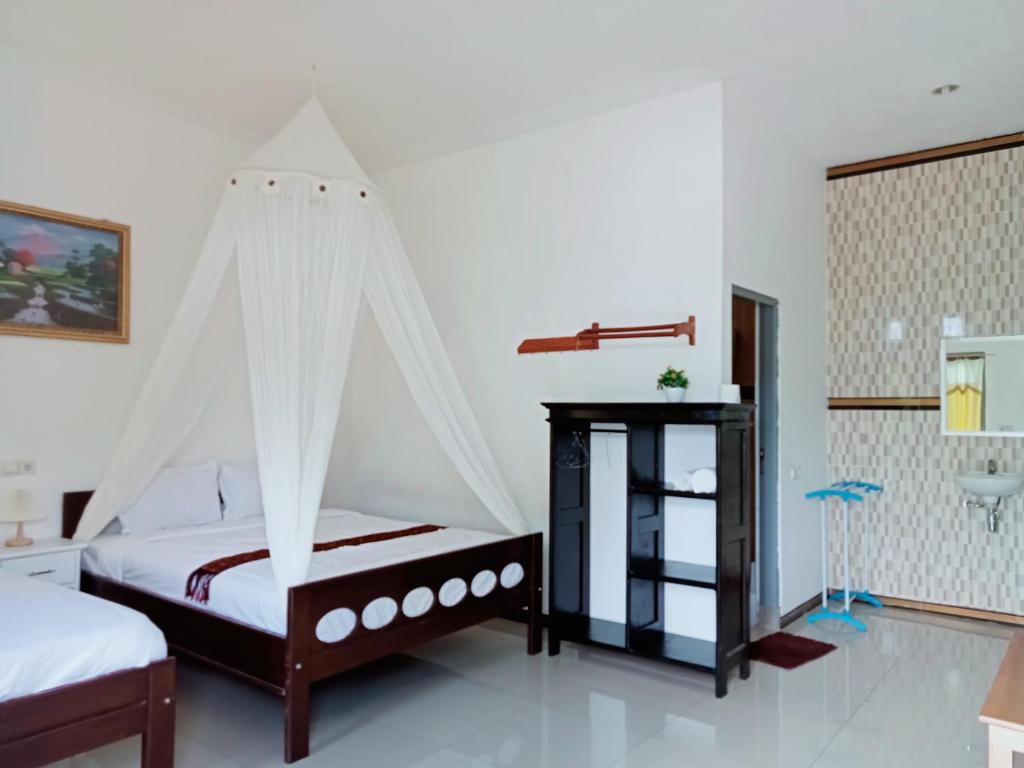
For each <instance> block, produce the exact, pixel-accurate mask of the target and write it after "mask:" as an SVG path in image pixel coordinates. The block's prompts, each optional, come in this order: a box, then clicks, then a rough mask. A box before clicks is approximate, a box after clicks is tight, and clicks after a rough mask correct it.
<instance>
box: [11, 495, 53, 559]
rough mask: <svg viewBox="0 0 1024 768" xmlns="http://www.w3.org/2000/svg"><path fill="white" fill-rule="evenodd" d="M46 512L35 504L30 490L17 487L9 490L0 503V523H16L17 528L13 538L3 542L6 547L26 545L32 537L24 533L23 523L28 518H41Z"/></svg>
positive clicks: (30, 541)
mask: <svg viewBox="0 0 1024 768" xmlns="http://www.w3.org/2000/svg"><path fill="white" fill-rule="evenodd" d="M44 517H46V514H45V513H44V512H43V511H42V510H41V509H40V508H39V505H38V504H36V499H35V497H34V496H33V495H32V492H31V491H27V490H25V489H24V488H19V489H17V490H15V491H11V493H10V495H9V496H8V497H7V499H6V501H5V503H4V504H3V505H0V523H17V524H18V529H17V530H16V531H15V533H14V538H12V539H8V540H7V541H5V542H4V545H5V546H8V547H27V546H28V545H29V544H31V543H32V539H30V538H29V537H28V536H26V535H25V523H26V522H28V521H29V520H42V519H43V518H44Z"/></svg>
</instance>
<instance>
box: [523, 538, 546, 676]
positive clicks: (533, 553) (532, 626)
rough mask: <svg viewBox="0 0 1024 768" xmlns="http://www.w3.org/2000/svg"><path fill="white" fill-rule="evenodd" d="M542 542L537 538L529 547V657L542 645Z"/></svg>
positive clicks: (527, 626)
mask: <svg viewBox="0 0 1024 768" xmlns="http://www.w3.org/2000/svg"><path fill="white" fill-rule="evenodd" d="M543 557H544V542H543V539H541V538H540V537H539V536H538V537H536V538H535V539H534V540H533V544H532V546H531V547H530V574H529V577H528V578H529V581H528V585H529V590H530V597H529V600H530V602H529V605H528V606H527V609H526V610H527V618H526V652H527V654H529V655H530V656H535V655H536V654H538V653H540V651H541V648H542V647H543V644H544V634H543V633H544V627H543V625H542V623H541V620H542V618H543V616H542V613H541V603H542V601H541V597H542V594H543V593H542V591H541V590H542V589H543V579H544V563H543V559H542V558H543Z"/></svg>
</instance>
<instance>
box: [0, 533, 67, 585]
mask: <svg viewBox="0 0 1024 768" xmlns="http://www.w3.org/2000/svg"><path fill="white" fill-rule="evenodd" d="M83 549H85V544H83V543H81V542H78V541H72V540H71V539H61V538H58V537H54V538H50V539H36V540H35V541H34V542H33V543H32V544H29V545H28V546H27V547H4V546H0V568H3V569H5V570H8V571H16V572H18V573H21V574H23V575H25V576H31V577H32V578H34V579H42V580H43V581H51V582H53V583H54V584H60V585H61V586H63V587H70V588H71V589H78V586H79V577H80V574H81V569H82V561H81V558H82V550H83Z"/></svg>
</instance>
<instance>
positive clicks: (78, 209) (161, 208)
mask: <svg viewBox="0 0 1024 768" xmlns="http://www.w3.org/2000/svg"><path fill="white" fill-rule="evenodd" d="M0 104H2V105H3V107H2V108H0V199H4V200H9V201H13V202H18V203H25V204H29V205H37V206H41V207H45V208H52V209H56V210H59V211H67V212H70V213H77V214H82V215H85V216H92V217H96V218H109V219H112V220H114V221H118V222H123V223H126V224H129V225H131V227H132V265H131V269H132V308H131V309H132V315H131V343H130V344H128V345H116V344H100V343H84V342H71V341H60V340H49V339H33V338H19V337H13V336H0V402H2V403H3V419H2V422H0V460H7V459H35V460H36V461H37V463H38V472H37V474H36V475H35V476H34V477H27V478H6V479H0V494H3V493H5V492H6V491H7V490H8V489H10V488H13V487H19V486H25V487H32V488H35V489H36V490H37V492H38V494H39V496H40V498H41V500H42V502H43V504H44V505H45V507H46V509H47V511H48V513H49V518H48V519H47V520H45V521H41V522H39V523H34V524H32V525H30V526H29V531H30V533H31V534H32V535H36V536H42V535H50V534H56V533H57V531H58V530H59V528H60V513H59V504H60V500H59V497H60V493H61V492H62V491H65V490H72V489H80V488H94V487H95V484H96V482H97V480H98V478H99V476H100V473H101V472H102V470H103V468H104V466H105V465H106V462H107V460H108V458H109V456H110V454H111V452H112V451H113V448H114V445H115V442H116V441H117V439H118V438H119V437H120V435H121V433H122V431H123V427H124V424H125V422H126V421H127V418H128V414H129V411H130V409H131V406H132V404H133V403H134V401H135V397H136V396H137V394H138V390H139V388H140V387H141V384H142V381H143V377H144V376H145V375H146V373H147V371H148V370H149V366H150V364H151V363H152V360H153V357H154V355H155V354H156V350H157V347H158V345H159V343H160V341H161V340H162V338H163V335H164V332H165V330H166V327H167V325H168V323H169V321H170V318H171V315H172V313H173V311H174V309H175V308H176V306H177V303H178V301H179V300H180V298H181V292H182V290H183V288H184V284H185V280H186V279H187V277H188V275H189V273H190V272H191V269H192V266H193V264H194V262H195V258H196V256H197V255H198V252H199V246H200V244H201V242H202V239H203V236H204V235H205V233H206V229H207V225H208V223H209V219H210V217H211V215H212V213H213V209H214V206H215V204H216V201H217V198H218V196H219V195H220V191H221V189H222V183H223V179H224V175H225V174H226V172H227V171H228V169H229V168H230V167H231V166H232V165H233V164H234V163H235V162H236V161H237V160H238V159H240V158H241V157H243V156H244V155H245V154H246V152H247V147H246V146H245V145H244V144H242V143H241V142H238V141H236V140H234V139H230V138H227V137H224V136H221V135H217V134H213V133H210V132H208V131H205V130H202V129H199V128H196V127H194V126H191V125H188V124H185V123H182V122H178V121H175V120H172V119H169V118H166V117H164V116H160V115H156V114H154V113H150V112H146V111H143V110H140V109H138V108H136V107H134V106H132V105H130V104H128V103H126V102H122V101H118V100H116V99H113V98H110V97H108V96H101V95H97V94H95V93H92V92H89V91H86V90H82V89H81V88H78V87H76V86H73V85H70V84H67V83H64V82H58V81H54V80H50V79H46V78H45V77H42V76H40V75H39V74H37V73H34V72H33V71H32V69H31V67H30V66H29V65H28V64H27V63H25V62H24V61H23V59H22V58H21V57H15V56H13V55H11V54H10V53H9V52H7V51H5V50H3V49H0ZM0 534H3V535H4V536H6V535H7V534H6V532H4V531H0Z"/></svg>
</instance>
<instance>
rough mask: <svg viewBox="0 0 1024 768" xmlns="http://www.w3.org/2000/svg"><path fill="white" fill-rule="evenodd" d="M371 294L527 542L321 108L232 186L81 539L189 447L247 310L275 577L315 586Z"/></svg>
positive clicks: (298, 118)
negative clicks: (320, 520) (233, 296)
mask: <svg viewBox="0 0 1024 768" xmlns="http://www.w3.org/2000/svg"><path fill="white" fill-rule="evenodd" d="M231 266H233V267H234V269H229V267H231ZM235 274H237V281H238V286H237V287H238V291H237V295H238V297H239V299H238V301H237V302H235V304H234V305H233V306H231V305H227V304H225V303H224V302H223V301H218V300H217V296H218V291H219V289H220V287H221V285H222V283H224V282H225V280H227V279H234V275H235ZM364 295H365V297H366V299H367V302H368V304H369V306H370V308H371V309H372V311H373V313H374V315H375V317H376V319H377V322H378V324H379V325H380V328H381V331H382V332H383V335H384V337H385V338H386V339H387V342H388V344H389V345H390V347H391V349H392V351H393V352H394V355H395V359H396V361H397V363H398V367H399V369H400V370H401V371H402V374H403V376H404V377H405V380H406V382H407V384H408V386H409V391H410V393H411V395H412V397H413V399H414V400H415V402H416V404H417V406H418V407H419V409H420V410H421V412H422V413H423V415H424V417H425V418H426V421H427V423H428V424H429V425H430V428H431V430H432V431H433V433H434V434H435V435H436V437H437V439H438V442H439V443H440V445H441V447H442V448H443V449H444V451H445V453H446V454H447V455H448V456H449V458H450V459H451V461H452V462H453V464H454V465H455V467H456V469H457V470H458V471H459V473H460V474H461V475H462V477H463V478H465V480H466V482H467V483H468V484H469V486H470V487H471V488H472V489H473V491H474V492H475V493H476V494H477V496H479V498H480V500H481V501H482V502H483V504H484V505H485V506H486V507H487V509H488V510H490V512H491V513H492V514H493V515H494V516H495V518H497V520H498V521H499V522H501V523H502V524H503V525H504V526H505V527H506V528H508V529H509V530H510V531H512V532H513V533H524V532H525V531H526V523H525V521H524V519H523V516H522V514H521V513H520V511H519V510H518V508H517V507H516V505H515V503H514V501H513V500H512V498H511V496H510V494H509V493H508V490H507V488H506V486H505V483H504V481H503V479H502V477H501V473H500V472H499V470H498V466H497V464H496V462H495V461H494V458H493V456H492V454H491V452H490V450H489V448H488V447H487V443H486V441H485V440H484V437H483V434H482V433H481V431H480V427H479V425H478V424H477V421H476V418H475V417H474V415H473V412H472V410H471V409H470V407H469V404H468V402H467V400H466V397H465V394H464V393H463V391H462V388H461V387H460V385H459V382H458V379H457V378H456V376H455V372H454V370H453V369H452V366H451V363H450V362H449V360H448V356H447V354H446V353H445V350H444V346H443V345H442V343H441V339H440V336H439V335H438V333H437V329H436V328H435V326H434V323H433V321H432V319H431V317H430V313H429V311H428V309H427V305H426V301H425V299H424V297H423V294H422V292H421V291H420V288H419V285H418V284H417V282H416V278H415V275H414V273H413V271H412V268H411V266H410V264H409V261H408V258H407V257H406V254H405V251H404V249H403V247H402V243H401V240H400V239H399V236H398V232H397V230H396V229H395V225H394V222H393V221H392V219H391V216H390V215H389V213H388V210H387V207H386V205H385V204H384V201H383V199H382V198H381V196H380V194H379V193H378V191H377V190H376V189H375V187H374V186H373V185H372V184H370V183H369V181H368V179H367V177H366V174H365V173H364V172H363V170H362V169H361V168H360V167H359V164H358V163H357V162H356V160H355V158H354V157H353V156H352V153H351V152H350V151H349V150H348V148H347V147H346V146H345V143H344V142H343V141H342V140H341V137H340V136H338V134H337V132H336V131H335V130H334V128H333V126H332V125H331V123H330V120H329V119H328V117H327V115H326V113H325V112H324V110H323V107H322V106H321V105H320V103H319V101H318V100H317V99H316V98H315V97H314V98H313V99H311V100H310V101H309V102H308V103H307V104H306V105H305V106H304V107H303V108H302V109H301V110H300V111H299V112H298V113H297V114H296V115H295V116H294V117H293V118H292V119H291V120H290V121H289V122H288V124H287V125H285V127H284V128H283V129H282V130H281V131H280V132H279V133H278V134H277V135H276V136H274V137H273V138H272V139H271V140H270V141H269V142H268V143H267V144H266V145H264V146H263V147H262V148H260V149H258V150H257V151H256V152H254V153H253V154H252V155H251V156H250V157H249V158H247V159H246V160H245V161H244V162H243V163H241V164H240V166H239V167H238V168H237V169H236V170H235V171H234V172H233V173H232V174H230V176H229V178H228V179H227V180H226V184H225V189H224V193H223V195H222V197H221V200H220V204H219V205H218V208H217V211H216V214H215V215H214V219H213V222H212V224H211V227H210V231H209V233H208V234H207V237H206V240H205V242H204V244H203V248H202V251H201V252H200V255H199V259H198V262H197V264H196V267H195V271H194V272H193V274H192V277H191V279H190V280H189V283H188V285H187V287H186V289H185V295H184V297H183V298H182V302H181V305H180V307H179V309H178V312H177V314H176V315H175V317H174V320H173V321H172V323H171V326H170V329H169V331H168V334H167V337H166V338H165V340H164V342H163V346H162V347H161V350H160V352H159V354H158V356H157V359H156V362H155V363H154V365H153V368H152V370H151V372H150V374H149V377H148V379H147V380H146V383H145V384H144V386H143V388H142V391H141V393H140V395H139V398H138V400H137V402H136V404H135V407H134V409H133V411H132V415H131V417H130V419H129V422H128V426H127V429H126V431H125V433H124V435H123V436H122V438H121V440H120V442H119V444H118V446H117V448H116V449H115V451H114V455H113V457H112V459H111V462H110V465H109V466H108V468H107V470H106V472H105V473H104V475H103V477H102V478H101V480H100V483H99V485H98V486H97V489H96V493H95V494H94V495H93V497H92V500H91V501H90V503H89V505H88V507H87V508H86V510H85V513H84V514H83V516H82V520H81V522H80V524H79V526H78V530H77V531H76V533H75V538H76V539H78V540H83V541H84V540H89V539H92V538H93V537H94V536H96V535H97V534H98V533H99V532H100V531H102V530H103V528H104V527H105V526H106V525H107V524H108V523H109V522H110V521H111V520H113V519H114V518H115V517H116V516H117V515H118V514H119V513H120V512H121V511H123V510H124V509H125V508H126V507H127V506H128V505H130V504H131V503H132V502H133V501H135V500H136V499H137V498H138V497H139V496H140V495H141V494H142V492H143V491H145V489H146V488H147V487H148V485H149V484H150V482H151V481H152V480H153V478H154V477H155V475H156V474H157V472H159V470H160V469H161V468H162V467H163V466H164V465H165V464H167V462H168V461H169V459H170V458H171V457H172V456H173V455H174V453H175V451H176V450H177V449H178V448H179V447H180V445H181V444H182V442H183V441H184V440H185V439H186V437H187V436H188V434H189V432H190V430H192V428H193V427H194V425H195V424H196V422H197V420H198V418H199V416H200V414H201V412H202V410H203V406H204V405H205V403H206V402H207V400H208V399H209V397H210V395H211V394H212V392H213V390H214V389H215V387H216V385H217V380H218V377H219V374H220V371H221V366H222V363H221V361H223V360H224V359H226V358H227V355H226V351H227V350H228V349H230V348H231V347H232V346H236V345H237V344H238V343H239V339H238V338H237V336H238V333H237V329H238V322H237V319H238V316H239V315H240V318H241V327H242V329H243V332H244V338H245V350H246V358H247V364H248V372H249V388H250V396H251V401H252V403H251V404H252V421H253V431H254V437H255V444H256V459H257V463H258V466H259V476H260V486H261V491H262V494H263V506H264V510H265V519H266V530H267V542H268V546H269V548H270V554H271V561H272V564H273V569H274V575H275V578H276V580H277V583H278V585H279V587H281V588H282V590H283V589H285V588H287V587H289V586H292V585H295V584H299V583H302V582H303V581H304V580H305V577H306V572H307V569H308V567H309V559H310V556H311V553H312V548H313V535H314V528H315V525H316V518H317V514H318V512H319V509H320V497H321V494H322V492H323V486H324V478H325V475H326V472H327V463H328V459H329V456H330V451H331V445H332V443H333V441H334V434H335V430H336V426H337V422H338V410H339V407H340V404H341V397H342V391H343V388H344V384H345V378H346V374H347V369H348V362H349V358H350V355H351V350H352V343H353V336H354V332H355V328H356V319H357V313H358V308H359V303H360V299H361V298H362V296H364ZM226 312H233V313H234V318H233V321H232V322H228V321H226V320H225V317H224V314H225V313H226Z"/></svg>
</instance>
